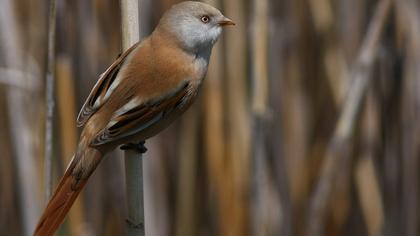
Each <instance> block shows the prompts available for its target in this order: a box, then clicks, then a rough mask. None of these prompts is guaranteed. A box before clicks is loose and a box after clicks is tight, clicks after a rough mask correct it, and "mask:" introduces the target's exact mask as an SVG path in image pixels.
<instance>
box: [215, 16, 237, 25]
mask: <svg viewBox="0 0 420 236" xmlns="http://www.w3.org/2000/svg"><path fill="white" fill-rule="evenodd" d="M217 23H218V24H219V25H220V26H229V25H236V24H235V22H233V21H232V20H231V19H229V18H227V17H224V18H223V19H222V20H220V21H219V22H217Z"/></svg>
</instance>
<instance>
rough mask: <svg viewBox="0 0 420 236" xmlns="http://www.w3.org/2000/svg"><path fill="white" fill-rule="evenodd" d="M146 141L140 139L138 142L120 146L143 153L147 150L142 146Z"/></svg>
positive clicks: (123, 148) (122, 148)
mask: <svg viewBox="0 0 420 236" xmlns="http://www.w3.org/2000/svg"><path fill="white" fill-rule="evenodd" d="M145 143H146V142H145V141H141V142H139V143H127V144H124V145H122V146H121V147H120V149H121V150H133V151H135V152H138V153H140V154H143V153H145V152H147V148H146V147H145V146H144V144H145Z"/></svg>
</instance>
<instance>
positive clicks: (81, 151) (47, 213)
mask: <svg viewBox="0 0 420 236" xmlns="http://www.w3.org/2000/svg"><path fill="white" fill-rule="evenodd" d="M83 143H84V142H82V143H80V144H79V147H78V150H77V152H76V154H75V156H74V157H73V159H72V160H71V162H70V164H69V166H68V167H67V170H66V172H65V173H64V176H63V178H62V179H61V181H60V183H59V184H58V187H57V189H56V190H55V192H54V195H53V196H52V198H51V199H50V201H49V202H48V205H47V207H46V208H45V210H44V212H43V214H42V216H41V218H40V220H39V222H38V225H37V227H36V229H35V232H34V236H51V235H53V234H54V232H55V231H56V230H57V228H58V227H59V226H60V225H61V223H62V222H63V221H64V218H65V217H66V215H67V213H68V212H69V210H70V208H71V206H72V205H73V203H74V201H75V200H76V198H77V196H78V195H79V193H80V191H81V190H82V189H83V187H84V186H85V184H86V182H87V180H88V178H89V177H90V175H91V174H92V173H93V171H94V170H95V169H96V166H97V165H98V164H99V162H100V160H101V159H102V153H101V152H99V151H98V150H97V149H94V148H90V147H87V145H84V144H83Z"/></svg>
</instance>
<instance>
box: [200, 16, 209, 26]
mask: <svg viewBox="0 0 420 236" xmlns="http://www.w3.org/2000/svg"><path fill="white" fill-rule="evenodd" d="M201 21H202V22H203V23H204V24H207V23H209V21H210V17H209V16H202V17H201Z"/></svg>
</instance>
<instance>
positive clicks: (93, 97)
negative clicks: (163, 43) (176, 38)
mask: <svg viewBox="0 0 420 236" xmlns="http://www.w3.org/2000/svg"><path fill="white" fill-rule="evenodd" d="M138 44H139V43H136V44H134V45H133V46H132V47H131V48H129V49H128V50H127V51H125V52H124V53H123V54H122V55H121V56H120V57H119V58H118V59H117V60H116V61H115V62H114V63H112V65H111V66H110V67H109V68H108V69H107V70H106V71H105V72H104V73H103V74H102V75H101V76H100V77H99V80H98V82H96V84H95V86H94V87H93V89H92V91H91V92H90V94H89V96H88V98H87V99H86V101H85V103H84V104H83V106H82V109H81V110H80V112H79V115H78V117H77V126H78V127H80V126H83V125H84V124H85V123H86V121H87V120H88V119H89V118H90V117H91V116H92V114H93V113H94V112H95V111H97V110H98V109H99V108H100V107H101V106H102V105H103V104H104V102H105V101H106V100H107V99H108V97H109V95H110V94H111V92H112V90H113V89H115V86H112V83H113V82H114V81H115V79H116V78H117V74H118V72H119V70H120V68H121V66H122V65H123V63H124V61H125V59H126V58H127V56H128V54H130V52H132V51H133V50H134V49H135V48H136V47H137V46H138ZM116 84H118V83H116Z"/></svg>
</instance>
